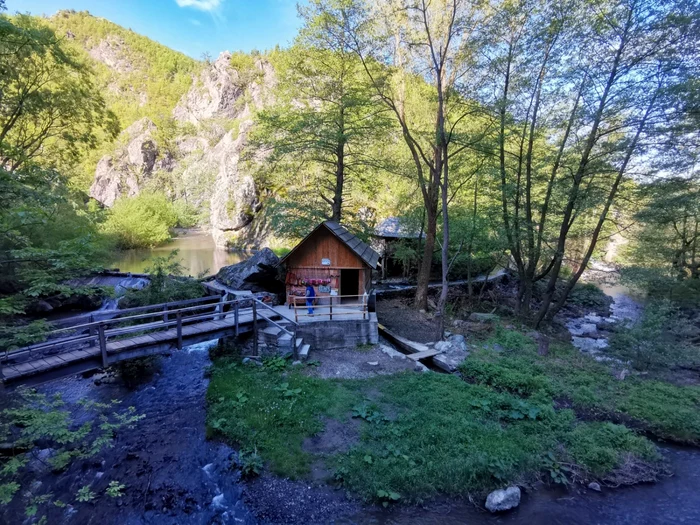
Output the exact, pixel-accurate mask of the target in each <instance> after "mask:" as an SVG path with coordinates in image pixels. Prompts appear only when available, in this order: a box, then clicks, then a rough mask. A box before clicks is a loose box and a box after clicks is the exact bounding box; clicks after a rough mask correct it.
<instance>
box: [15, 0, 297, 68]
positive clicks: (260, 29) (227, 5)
mask: <svg viewBox="0 0 700 525" xmlns="http://www.w3.org/2000/svg"><path fill="white" fill-rule="evenodd" d="M296 2H297V0H7V2H6V3H7V11H8V12H9V13H14V12H16V11H21V12H29V13H31V14H35V15H42V14H46V15H52V14H54V13H55V12H56V11H59V10H61V9H75V10H76V11H85V10H87V11H90V12H91V13H92V14H93V15H95V16H101V17H104V18H107V19H108V20H111V21H112V22H115V23H117V24H119V25H122V26H124V27H127V28H131V29H133V30H134V31H136V32H137V33H140V34H142V35H145V36H147V37H149V38H151V39H153V40H156V41H158V42H160V43H162V44H165V45H166V46H168V47H170V48H172V49H176V50H178V51H182V52H183V53H186V54H188V55H190V56H191V57H193V58H200V57H201V56H202V53H204V52H207V53H209V54H210V55H211V56H212V57H214V58H216V56H217V55H218V54H219V53H220V52H221V51H225V50H229V51H237V50H243V51H250V50H251V49H258V50H260V51H262V50H265V49H270V48H273V47H274V46H275V45H276V44H279V45H280V46H286V45H288V44H290V43H291V41H292V40H293V39H294V37H295V36H296V33H297V30H298V29H299V26H300V21H299V19H298V18H297V12H296Z"/></svg>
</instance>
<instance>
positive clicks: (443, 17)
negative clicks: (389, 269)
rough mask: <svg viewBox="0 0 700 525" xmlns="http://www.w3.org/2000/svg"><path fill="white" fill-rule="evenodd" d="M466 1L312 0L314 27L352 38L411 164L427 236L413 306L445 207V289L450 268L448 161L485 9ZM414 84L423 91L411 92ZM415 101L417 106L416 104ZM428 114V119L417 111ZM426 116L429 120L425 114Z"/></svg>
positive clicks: (419, 300)
mask: <svg viewBox="0 0 700 525" xmlns="http://www.w3.org/2000/svg"><path fill="white" fill-rule="evenodd" d="M480 4H481V3H480V2H478V1H467V0H439V1H432V2H430V1H427V0H405V1H390V0H385V1H380V2H372V3H370V2H363V1H360V0H315V1H314V2H312V4H311V5H312V10H313V11H314V13H315V17H314V20H315V21H316V22H315V23H316V27H317V29H318V30H319V32H320V33H321V34H324V35H326V38H328V39H329V40H334V41H344V42H348V43H349V45H351V47H352V49H353V50H354V52H355V53H356V54H357V56H358V57H359V59H360V60H361V62H362V65H363V67H364V69H365V72H366V74H367V77H368V78H369V80H370V82H371V84H372V86H373V88H374V89H375V91H376V94H377V96H378V97H379V98H380V100H381V101H382V103H383V104H384V105H385V106H386V107H387V109H388V110H389V111H390V112H391V114H392V115H393V116H394V118H395V119H396V122H397V123H398V125H399V127H400V129H401V136H402V138H403V140H404V142H405V144H406V147H407V148H408V151H409V153H410V157H411V159H412V160H413V165H414V168H415V172H414V178H415V180H416V183H417V185H418V187H419V188H420V192H421V195H422V198H423V204H424V207H425V219H426V226H425V243H424V245H423V257H422V261H421V264H420V269H419V272H418V286H417V291H416V297H415V301H416V306H417V307H418V308H422V309H427V305H428V283H429V279H430V271H431V267H432V262H433V254H434V252H435V245H436V239H437V232H438V221H439V218H440V214H442V246H441V250H442V281H443V287H442V293H441V295H440V301H439V305H438V312H439V313H442V311H443V310H444V306H445V301H446V299H447V277H448V272H449V244H450V243H449V240H450V233H449V213H448V211H449V210H448V201H449V187H450V162H451V160H452V159H453V158H454V157H455V156H457V155H459V154H461V153H463V152H464V151H465V149H466V148H467V147H468V146H469V145H470V140H471V138H470V137H468V136H467V135H466V134H464V133H461V132H460V129H462V128H460V125H462V124H463V122H464V121H465V120H468V119H469V118H470V117H472V116H473V115H474V114H476V113H477V112H478V110H479V108H478V107H477V106H476V105H474V104H472V103H471V101H470V100H469V99H467V98H465V97H463V96H460V94H459V91H460V87H461V86H464V85H465V84H467V83H468V82H474V75H472V74H470V73H471V72H472V66H473V65H474V63H475V61H474V60H473V52H474V47H473V46H472V42H473V40H474V34H475V33H476V32H477V29H478V27H479V25H480V24H481V23H482V22H483V19H484V17H485V16H486V15H485V13H486V11H483V10H481V9H480ZM414 90H418V91H419V92H422V93H421V95H422V96H419V97H416V93H415V92H413V91H414ZM415 105H417V106H420V107H416V106H415ZM422 111H427V112H429V113H432V115H431V117H430V118H428V119H424V118H420V115H421V112H422ZM426 120H427V121H426ZM440 318H441V319H442V316H440Z"/></svg>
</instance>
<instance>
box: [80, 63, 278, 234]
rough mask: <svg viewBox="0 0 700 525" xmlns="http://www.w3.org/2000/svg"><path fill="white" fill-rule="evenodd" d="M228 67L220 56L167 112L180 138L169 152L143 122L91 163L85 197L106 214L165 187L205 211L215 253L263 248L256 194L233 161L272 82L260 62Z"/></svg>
mask: <svg viewBox="0 0 700 525" xmlns="http://www.w3.org/2000/svg"><path fill="white" fill-rule="evenodd" d="M230 63H231V55H230V54H229V53H227V52H225V53H222V54H221V55H220V56H219V57H218V59H217V60H216V61H215V62H213V63H212V64H210V65H208V66H207V67H205V68H204V69H203V70H202V72H201V73H200V74H199V76H197V77H195V78H194V79H193V82H192V87H191V88H190V90H189V91H188V92H187V93H186V94H185V95H183V96H182V98H181V99H180V100H179V102H178V103H177V105H176V106H175V108H174V109H173V110H172V119H174V121H175V122H176V123H177V125H176V129H177V130H178V133H182V130H186V133H184V134H178V135H177V136H175V137H171V138H170V139H171V140H169V142H170V143H169V144H164V142H165V141H166V140H165V139H164V138H162V136H163V135H164V134H165V133H160V132H159V131H160V130H158V127H157V126H156V124H155V123H154V122H152V121H151V120H149V119H147V118H143V119H141V120H139V121H137V122H135V123H134V124H132V125H131V126H129V127H128V128H127V129H125V130H124V131H123V132H122V134H121V136H120V138H119V140H118V144H119V146H118V147H116V149H115V151H114V152H113V153H112V154H110V155H105V156H104V157H102V159H101V160H100V161H99V163H98V165H97V169H96V172H95V179H94V182H93V184H92V186H91V188H90V195H91V196H92V197H93V198H95V199H96V200H98V201H100V202H101V203H102V204H104V205H105V206H108V207H109V206H112V205H113V204H114V202H115V201H116V200H117V199H118V198H119V197H121V196H134V195H137V194H138V193H139V192H141V191H144V189H147V188H149V187H154V189H158V190H163V189H164V188H163V187H162V181H164V180H167V181H170V185H169V186H170V187H169V188H168V189H167V190H166V191H170V192H171V193H173V192H175V193H176V195H173V196H175V197H178V198H180V197H183V195H180V194H177V193H181V194H184V198H185V199H187V202H188V204H190V205H193V206H195V207H197V208H199V209H200V210H201V209H205V208H206V211H208V216H209V222H210V225H211V230H212V234H213V236H214V239H215V240H216V243H217V244H218V245H220V246H233V247H239V248H246V247H252V246H255V247H259V246H262V245H264V241H265V239H263V238H261V237H262V236H261V235H260V232H261V231H262V229H261V228H260V227H259V225H255V224H254V222H255V219H256V217H257V216H258V214H259V212H260V210H261V205H260V200H259V193H260V188H257V187H256V184H255V181H254V179H253V177H252V175H251V173H250V168H249V166H248V165H247V163H244V162H242V161H241V156H242V153H243V151H244V149H245V147H246V144H247V136H248V134H249V131H250V129H251V127H252V126H253V115H254V113H255V111H256V110H259V109H261V108H263V107H264V106H265V105H266V103H267V102H268V101H269V100H270V97H271V90H272V88H273V87H274V84H275V74H274V71H273V69H272V67H271V66H270V65H269V64H268V63H266V62H264V61H263V60H257V61H256V62H255V63H254V68H255V70H254V71H253V72H252V74H251V72H246V74H245V75H243V74H242V73H241V72H240V71H236V70H235V69H233V68H232V67H231V65H230ZM173 144H174V146H173ZM258 160H259V159H258Z"/></svg>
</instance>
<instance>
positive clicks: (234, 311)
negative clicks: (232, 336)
mask: <svg viewBox="0 0 700 525" xmlns="http://www.w3.org/2000/svg"><path fill="white" fill-rule="evenodd" d="M233 317H234V319H235V323H236V337H238V336H239V334H240V333H241V332H240V327H239V326H238V301H236V302H235V303H234V305H233Z"/></svg>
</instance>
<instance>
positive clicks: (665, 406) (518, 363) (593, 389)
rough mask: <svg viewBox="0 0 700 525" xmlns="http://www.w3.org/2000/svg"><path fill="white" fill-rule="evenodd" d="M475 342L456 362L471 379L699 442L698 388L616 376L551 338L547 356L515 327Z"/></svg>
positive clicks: (675, 438)
mask: <svg viewBox="0 0 700 525" xmlns="http://www.w3.org/2000/svg"><path fill="white" fill-rule="evenodd" d="M479 346H480V347H481V348H480V349H479V350H478V351H476V352H475V353H473V354H472V355H471V356H470V357H469V359H468V360H466V361H465V362H464V364H463V365H462V366H461V367H460V371H461V372H462V374H464V377H465V379H466V380H467V381H469V382H472V383H476V384H481V385H484V386H488V387H490V388H493V389H495V390H497V391H501V392H510V393H514V394H517V395H519V396H521V397H523V398H525V399H537V400H539V401H540V402H542V403H550V404H552V405H553V406H559V407H561V406H567V407H571V408H573V409H574V410H575V411H576V412H577V414H579V415H580V416H581V417H586V418H593V419H598V420H606V419H607V420H611V421H616V422H624V423H625V424H627V425H628V426H630V427H633V428H636V429H641V430H644V431H647V432H649V433H651V434H653V435H654V436H656V437H659V438H664V439H669V440H673V441H677V442H681V443H689V444H696V445H697V444H700V387H697V386H677V385H672V384H670V383H666V382H662V381H656V380H651V379H646V378H645V377H644V376H640V375H630V376H628V377H626V378H625V379H624V380H619V379H617V378H616V377H615V374H614V372H613V370H612V369H611V366H610V365H609V364H606V363H601V362H597V361H595V360H594V359H592V358H591V357H589V356H587V355H584V354H581V353H580V352H579V351H578V350H576V349H575V348H573V347H572V346H571V345H569V344H562V343H558V344H555V343H553V344H552V345H551V346H550V352H549V355H547V356H539V355H537V352H536V347H535V343H534V341H533V340H532V339H531V338H530V337H527V336H526V335H525V334H523V333H521V332H518V331H516V330H506V329H504V328H497V329H496V330H495V332H494V333H493V334H492V335H491V336H490V337H488V338H487V339H486V340H485V341H483V342H482V343H481V344H480V345H479ZM494 349H499V350H500V351H494Z"/></svg>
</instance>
